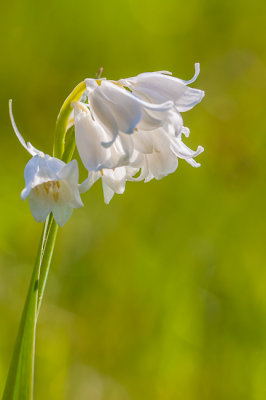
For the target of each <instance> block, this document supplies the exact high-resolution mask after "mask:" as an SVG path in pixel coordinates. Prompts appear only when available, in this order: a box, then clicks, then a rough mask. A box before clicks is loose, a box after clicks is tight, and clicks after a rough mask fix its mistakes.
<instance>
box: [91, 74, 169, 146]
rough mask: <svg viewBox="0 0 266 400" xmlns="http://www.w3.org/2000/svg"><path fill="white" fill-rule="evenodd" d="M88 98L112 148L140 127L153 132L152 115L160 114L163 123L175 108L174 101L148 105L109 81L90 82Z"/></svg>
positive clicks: (104, 143)
mask: <svg viewBox="0 0 266 400" xmlns="http://www.w3.org/2000/svg"><path fill="white" fill-rule="evenodd" d="M85 83H86V87H87V90H86V95H87V101H88V107H89V109H90V112H91V115H92V118H93V119H94V120H96V121H97V122H98V123H99V124H101V125H102V126H103V127H104V130H105V132H106V134H107V135H108V141H104V142H103V145H104V146H106V147H108V146H110V145H111V144H112V143H114V141H115V140H116V138H117V137H118V135H120V133H124V134H131V133H133V132H134V130H135V128H136V126H137V125H140V124H145V125H146V126H149V129H153V125H152V124H153V123H154V118H152V117H150V116H149V114H148V112H149V111H150V112H160V114H161V117H160V119H163V118H164V115H166V114H165V112H167V110H169V109H170V108H171V107H172V106H173V102H172V101H168V100H167V101H165V102H162V103H160V104H159V103H158V104H152V103H151V102H146V101H144V100H142V99H141V98H140V97H138V96H135V95H133V94H132V93H131V92H130V91H128V90H126V89H125V88H124V87H121V85H120V84H119V83H117V82H113V81H107V80H104V79H103V80H96V79H86V80H85Z"/></svg>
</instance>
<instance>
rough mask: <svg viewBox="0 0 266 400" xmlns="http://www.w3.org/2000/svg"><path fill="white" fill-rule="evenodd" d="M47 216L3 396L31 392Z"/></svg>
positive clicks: (7, 399)
mask: <svg viewBox="0 0 266 400" xmlns="http://www.w3.org/2000/svg"><path fill="white" fill-rule="evenodd" d="M48 227H49V217H48V218H47V220H46V223H45V225H44V229H43V233H42V236H41V240H40V245H39V249H38V254H37V257H36V262H35V266H34V269H33V274H32V278H31V282H30V286H29V290H28V294H27V299H26V303H25V306H24V310H23V313H22V318H21V322H20V327H19V332H18V336H17V340H16V345H15V349H14V353H13V357H12V361H11V365H10V369H9V373H8V378H7V382H6V386H5V390H4V394H3V400H29V399H32V396H33V374H34V353H35V330H36V321H37V294H38V284H39V274H40V268H41V265H42V261H43V257H44V254H45V248H46V239H47V233H48Z"/></svg>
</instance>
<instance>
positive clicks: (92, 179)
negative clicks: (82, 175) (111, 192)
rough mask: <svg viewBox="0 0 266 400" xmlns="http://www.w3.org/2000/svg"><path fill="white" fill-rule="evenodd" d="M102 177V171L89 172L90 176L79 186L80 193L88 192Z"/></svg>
mask: <svg viewBox="0 0 266 400" xmlns="http://www.w3.org/2000/svg"><path fill="white" fill-rule="evenodd" d="M100 177H101V173H100V172H89V175H88V178H87V179H85V181H84V182H82V183H81V184H80V185H79V186H78V188H79V193H85V192H87V191H88V190H89V189H90V188H91V187H92V185H93V184H94V183H95V182H96V181H97V180H98V179H99V178H100Z"/></svg>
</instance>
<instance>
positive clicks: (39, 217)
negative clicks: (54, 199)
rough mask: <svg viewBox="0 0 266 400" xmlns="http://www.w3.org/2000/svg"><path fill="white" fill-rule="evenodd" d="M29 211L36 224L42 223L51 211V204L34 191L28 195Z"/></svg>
mask: <svg viewBox="0 0 266 400" xmlns="http://www.w3.org/2000/svg"><path fill="white" fill-rule="evenodd" d="M29 203H30V210H31V213H32V215H33V218H34V219H35V221H37V222H44V221H45V219H46V217H47V215H48V214H50V212H51V210H52V203H51V202H49V201H47V198H45V197H43V196H41V195H39V194H38V193H37V192H36V191H35V190H32V191H31V192H30V194H29Z"/></svg>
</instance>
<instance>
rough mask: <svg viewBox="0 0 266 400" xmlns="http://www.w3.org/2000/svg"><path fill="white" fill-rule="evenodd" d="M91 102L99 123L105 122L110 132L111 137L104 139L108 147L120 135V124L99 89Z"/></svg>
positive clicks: (90, 99) (92, 95)
mask: <svg viewBox="0 0 266 400" xmlns="http://www.w3.org/2000/svg"><path fill="white" fill-rule="evenodd" d="M89 104H90V107H91V109H92V110H93V115H94V117H95V119H96V120H97V121H98V123H99V124H103V125H104V128H105V129H106V131H107V133H109V135H110V136H109V137H107V138H106V139H105V142H104V141H103V142H102V144H103V145H105V146H106V147H109V146H111V144H112V143H114V141H115V139H116V137H117V136H118V125H117V122H116V120H115V118H114V116H113V113H112V112H111V110H110V108H109V106H108V104H105V101H104V100H103V99H102V96H101V93H100V92H99V91H98V90H95V91H94V92H93V93H92V94H91V96H90V98H89Z"/></svg>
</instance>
